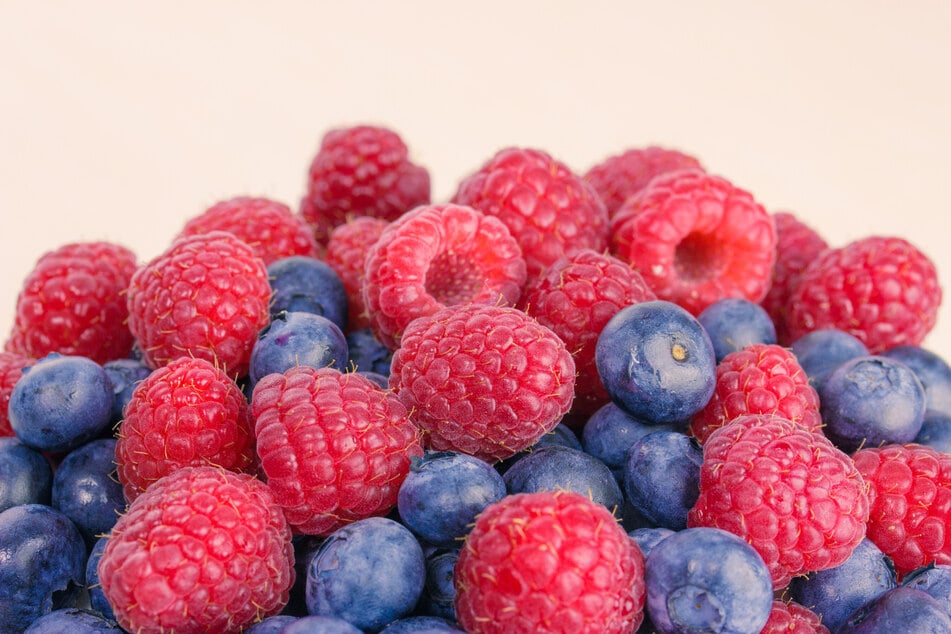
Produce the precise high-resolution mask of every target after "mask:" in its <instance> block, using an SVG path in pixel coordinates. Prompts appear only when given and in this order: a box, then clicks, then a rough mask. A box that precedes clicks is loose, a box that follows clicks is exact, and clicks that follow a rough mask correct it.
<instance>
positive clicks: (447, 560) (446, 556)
mask: <svg viewBox="0 0 951 634" xmlns="http://www.w3.org/2000/svg"><path fill="white" fill-rule="evenodd" d="M460 545H461V544H460ZM457 561H459V551H458V550H457V549H450V550H445V549H439V548H437V549H435V550H433V551H432V552H431V553H429V554H428V555H426V583H425V585H424V586H423V594H422V596H421V597H420V599H419V605H418V606H417V611H418V612H422V613H423V614H432V615H434V616H439V617H442V618H444V619H449V620H451V621H455V620H456V606H455V600H456V587H455V586H454V585H453V583H452V577H453V572H454V571H455V569H456V562H457Z"/></svg>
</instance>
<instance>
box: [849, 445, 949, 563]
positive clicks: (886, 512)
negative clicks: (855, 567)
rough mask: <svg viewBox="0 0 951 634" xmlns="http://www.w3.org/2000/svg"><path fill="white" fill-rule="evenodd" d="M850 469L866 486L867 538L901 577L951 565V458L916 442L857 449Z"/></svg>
mask: <svg viewBox="0 0 951 634" xmlns="http://www.w3.org/2000/svg"><path fill="white" fill-rule="evenodd" d="M853 458H854V460H855V466H856V468H858V470H859V471H860V472H861V473H862V476H863V477H864V478H865V481H866V482H868V485H869V492H868V497H869V502H870V505H871V516H870V517H869V521H868V538H869V539H870V540H872V542H874V543H875V545H876V546H878V547H879V548H880V549H881V550H882V552H883V553H885V554H886V555H888V556H889V557H891V559H892V561H893V562H894V564H895V570H896V572H897V573H898V575H899V579H900V578H901V576H902V575H904V574H906V573H908V572H910V571H911V570H914V569H915V568H918V567H920V566H924V565H927V564H930V563H932V562H934V563H937V564H951V531H949V530H948V526H951V455H949V454H946V453H943V452H939V451H935V450H934V449H932V448H930V447H926V446H923V445H918V444H905V445H885V446H883V447H873V448H868V449H861V450H859V451H857V452H856V453H855V454H854V456H853Z"/></svg>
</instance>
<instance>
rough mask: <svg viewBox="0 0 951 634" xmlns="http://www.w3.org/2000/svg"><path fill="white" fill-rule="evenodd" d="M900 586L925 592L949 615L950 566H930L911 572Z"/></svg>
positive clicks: (950, 597) (950, 594)
mask: <svg viewBox="0 0 951 634" xmlns="http://www.w3.org/2000/svg"><path fill="white" fill-rule="evenodd" d="M901 585H903V586H906V587H909V588H914V589H915V590H921V591H922V592H927V593H928V594H929V595H931V597H932V598H934V599H935V600H936V601H937V602H938V603H940V604H941V605H943V606H944V611H945V612H947V613H948V614H949V615H951V566H949V565H942V564H931V565H928V566H923V567H921V568H918V569H917V570H912V571H911V572H909V573H908V574H907V575H905V578H904V579H902V582H901Z"/></svg>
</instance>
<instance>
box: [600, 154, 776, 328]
mask: <svg viewBox="0 0 951 634" xmlns="http://www.w3.org/2000/svg"><path fill="white" fill-rule="evenodd" d="M611 227H612V234H611V235H612V238H611V239H612V245H611V248H612V251H613V253H614V254H615V255H617V256H618V257H619V258H620V259H622V260H624V261H625V262H628V263H629V264H630V265H631V266H632V267H634V268H635V269H637V270H638V271H639V272H640V274H641V275H643V276H644V280H645V281H646V282H647V284H648V285H649V286H650V287H651V288H652V289H653V290H654V292H655V293H656V294H657V297H659V298H661V299H665V300H667V301H671V302H674V303H676V304H680V305H681V306H683V307H684V308H686V309H687V310H689V311H690V312H691V313H693V314H694V315H698V314H699V313H700V312H701V311H702V310H703V309H704V308H706V307H707V306H709V305H710V304H712V303H714V302H715V301H717V300H719V299H723V298H725V297H740V298H743V299H748V300H749V301H751V302H759V301H760V300H761V299H762V298H763V296H764V295H765V294H766V291H767V289H768V288H769V283H770V278H771V275H772V267H773V259H774V255H775V245H776V232H775V228H774V226H773V219H772V216H770V215H769V213H767V212H766V210H765V209H763V207H762V205H760V204H759V203H758V202H756V201H755V200H754V199H753V197H752V196H751V195H750V194H749V193H747V192H745V191H743V190H742V189H739V188H738V187H735V186H734V185H733V184H731V183H730V182H728V181H726V180H725V179H723V178H719V177H717V176H713V175H710V174H706V173H704V172H702V171H699V170H680V171H677V172H671V173H669V174H663V175H661V176H658V177H657V178H655V179H654V180H652V181H651V182H650V184H649V185H648V186H647V187H645V188H644V189H642V190H641V192H640V193H639V194H637V195H635V196H633V197H631V198H629V199H628V200H627V202H625V203H624V205H622V206H621V208H620V209H618V211H617V213H616V214H615V216H614V218H613V220H612V222H611Z"/></svg>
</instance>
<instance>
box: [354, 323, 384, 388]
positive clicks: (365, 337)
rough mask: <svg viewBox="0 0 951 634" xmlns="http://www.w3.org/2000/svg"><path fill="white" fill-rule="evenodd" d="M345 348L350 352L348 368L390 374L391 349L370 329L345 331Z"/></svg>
mask: <svg viewBox="0 0 951 634" xmlns="http://www.w3.org/2000/svg"><path fill="white" fill-rule="evenodd" d="M347 349H348V350H349V352H350V359H349V362H348V363H347V367H348V368H356V369H357V371H367V372H376V373H377V374H382V375H383V376H386V377H388V376H390V364H391V363H392V362H393V351H392V350H390V349H389V348H387V347H386V346H384V345H383V344H382V343H380V340H379V339H377V338H376V335H374V334H373V331H372V330H369V329H364V330H354V331H353V332H348V333H347Z"/></svg>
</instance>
